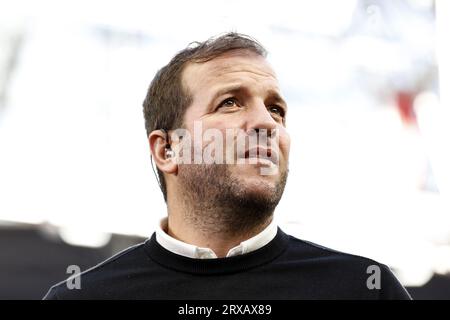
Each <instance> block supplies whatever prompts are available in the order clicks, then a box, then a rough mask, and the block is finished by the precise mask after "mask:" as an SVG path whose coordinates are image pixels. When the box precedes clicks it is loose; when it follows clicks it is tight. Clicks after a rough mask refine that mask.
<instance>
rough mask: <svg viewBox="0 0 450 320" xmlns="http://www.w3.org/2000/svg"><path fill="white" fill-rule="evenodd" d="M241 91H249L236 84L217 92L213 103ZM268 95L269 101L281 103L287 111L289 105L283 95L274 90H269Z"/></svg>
mask: <svg viewBox="0 0 450 320" xmlns="http://www.w3.org/2000/svg"><path fill="white" fill-rule="evenodd" d="M239 91H248V90H247V88H246V87H245V86H243V85H241V84H234V85H230V86H227V87H223V88H221V89H220V90H219V91H217V92H216V93H215V94H214V96H213V99H212V101H215V100H216V99H217V98H218V97H220V96H221V95H224V94H227V93H237V92H239ZM267 95H268V97H267V98H266V100H267V99H272V100H273V101H274V102H275V103H279V104H282V105H283V106H284V107H285V108H286V109H287V103H286V101H285V100H284V99H283V98H282V97H281V95H280V94H279V93H278V91H276V90H273V89H269V90H268V91H267Z"/></svg>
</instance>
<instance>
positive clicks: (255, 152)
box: [240, 147, 278, 164]
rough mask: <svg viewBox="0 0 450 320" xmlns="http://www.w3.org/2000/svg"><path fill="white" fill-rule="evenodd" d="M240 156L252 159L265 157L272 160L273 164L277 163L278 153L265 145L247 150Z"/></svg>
mask: <svg viewBox="0 0 450 320" xmlns="http://www.w3.org/2000/svg"><path fill="white" fill-rule="evenodd" d="M240 158H245V159H251V158H257V159H265V160H269V161H271V162H272V163H273V164H277V163H276V161H277V160H278V157H277V154H276V153H275V152H274V150H272V149H266V148H263V147H254V148H250V149H248V150H246V151H245V152H244V154H243V155H242V156H241V157H240Z"/></svg>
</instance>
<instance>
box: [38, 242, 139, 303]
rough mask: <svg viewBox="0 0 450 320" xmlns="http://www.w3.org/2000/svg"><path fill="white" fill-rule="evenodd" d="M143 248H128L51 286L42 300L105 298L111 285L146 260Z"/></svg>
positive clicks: (136, 246) (131, 272)
mask: <svg viewBox="0 0 450 320" xmlns="http://www.w3.org/2000/svg"><path fill="white" fill-rule="evenodd" d="M143 246H144V243H140V244H137V245H135V246H132V247H129V248H127V249H125V250H123V251H121V252H119V253H117V254H115V255H114V256H112V257H110V258H108V259H107V260H105V261H103V262H101V263H99V264H97V265H96V266H94V267H92V268H90V269H88V270H86V271H83V272H81V273H79V274H75V275H72V276H70V277H69V278H68V279H66V280H63V281H61V282H59V283H57V284H55V285H54V286H52V287H51V288H50V289H49V291H48V292H47V294H46V295H45V297H44V298H43V299H44V300H58V299H84V298H90V297H91V296H105V297H106V298H107V295H108V291H110V290H111V288H112V286H111V284H114V283H123V281H117V280H123V279H122V278H127V277H128V276H129V275H130V274H133V272H134V271H135V270H136V269H139V268H140V267H141V266H142V264H143V262H145V261H146V260H147V259H148V258H147V255H146V254H145V253H144V251H143ZM77 283H78V285H77Z"/></svg>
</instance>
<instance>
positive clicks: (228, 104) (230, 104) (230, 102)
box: [218, 98, 237, 108]
mask: <svg viewBox="0 0 450 320" xmlns="http://www.w3.org/2000/svg"><path fill="white" fill-rule="evenodd" d="M235 106H237V101H236V99H235V98H227V99H225V100H223V101H222V102H221V103H220V104H219V106H218V108H222V107H227V108H230V107H235Z"/></svg>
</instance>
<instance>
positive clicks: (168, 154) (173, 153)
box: [166, 148, 175, 158]
mask: <svg viewBox="0 0 450 320" xmlns="http://www.w3.org/2000/svg"><path fill="white" fill-rule="evenodd" d="M174 155H175V152H173V150H172V149H167V148H166V158H172V157H173V156H174Z"/></svg>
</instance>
